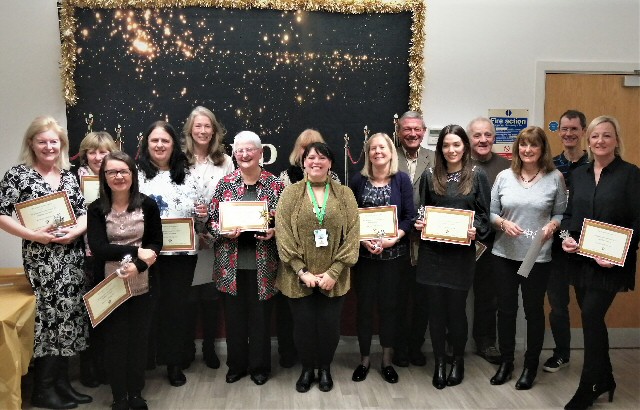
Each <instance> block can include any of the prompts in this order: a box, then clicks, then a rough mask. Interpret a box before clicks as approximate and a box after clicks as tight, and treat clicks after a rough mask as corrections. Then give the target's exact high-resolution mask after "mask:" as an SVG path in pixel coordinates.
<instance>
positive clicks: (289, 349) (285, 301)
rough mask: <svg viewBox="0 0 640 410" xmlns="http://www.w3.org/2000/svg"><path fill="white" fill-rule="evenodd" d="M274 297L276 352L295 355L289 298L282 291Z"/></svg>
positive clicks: (281, 354) (296, 354)
mask: <svg viewBox="0 0 640 410" xmlns="http://www.w3.org/2000/svg"><path fill="white" fill-rule="evenodd" d="M273 298H274V299H275V304H276V308H275V312H276V334H277V335H278V354H279V355H280V356H284V357H297V356H298V352H297V351H296V345H295V343H294V341H293V316H291V309H290V308H289V298H287V297H286V296H285V295H283V294H282V293H278V294H277V295H275V296H274V297H273Z"/></svg>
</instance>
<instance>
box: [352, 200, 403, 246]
mask: <svg viewBox="0 0 640 410" xmlns="http://www.w3.org/2000/svg"><path fill="white" fill-rule="evenodd" d="M358 215H359V217H360V240H361V241H362V240H367V239H378V240H379V239H383V238H397V237H398V217H397V209H396V206H395V205H388V206H377V207H371V208H358Z"/></svg>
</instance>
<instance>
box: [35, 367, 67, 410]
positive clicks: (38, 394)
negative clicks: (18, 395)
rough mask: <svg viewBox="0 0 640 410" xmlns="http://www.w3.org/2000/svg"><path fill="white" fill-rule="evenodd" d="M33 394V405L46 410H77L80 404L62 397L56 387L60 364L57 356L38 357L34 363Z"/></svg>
mask: <svg viewBox="0 0 640 410" xmlns="http://www.w3.org/2000/svg"><path fill="white" fill-rule="evenodd" d="M33 370H34V377H33V394H32V396H31V405H32V406H33V407H41V408H45V409H75V408H76V407H78V403H76V402H75V401H72V400H69V399H67V398H65V397H61V396H60V395H59V394H58V392H56V388H55V386H54V382H55V381H56V378H57V377H58V362H57V357H55V356H45V357H37V358H35V360H34V363H33Z"/></svg>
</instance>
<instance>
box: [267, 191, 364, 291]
mask: <svg viewBox="0 0 640 410" xmlns="http://www.w3.org/2000/svg"><path fill="white" fill-rule="evenodd" d="M318 228H320V224H319V223H318V219H317V218H316V216H315V214H314V213H313V204H312V203H311V200H310V199H309V195H308V194H307V185H306V179H304V180H302V181H300V182H297V183H295V184H293V185H290V186H288V187H287V188H285V190H284V191H283V192H282V195H281V196H280V200H279V202H278V207H277V208H276V232H277V234H276V241H277V244H278V253H279V255H280V259H281V260H282V265H283V269H282V270H281V272H280V273H279V274H278V277H277V279H276V287H277V288H278V289H280V291H281V292H282V293H283V294H284V295H286V296H288V297H290V298H300V297H304V296H308V295H310V294H311V292H312V288H308V287H306V286H304V285H302V284H300V282H299V279H298V275H297V272H298V271H299V270H300V269H302V268H307V269H308V270H309V271H310V272H311V273H314V274H318V273H323V272H327V273H328V274H329V275H331V277H332V278H334V279H335V280H336V284H335V286H334V287H333V289H332V290H331V291H324V290H321V292H322V293H324V294H325V295H327V296H330V297H331V296H342V295H344V294H345V293H347V291H348V290H349V286H350V283H349V268H350V267H351V266H353V265H354V264H355V263H356V262H357V260H358V249H359V247H360V242H359V234H360V221H359V218H358V204H357V203H356V200H355V198H354V196H353V192H351V190H350V189H349V188H348V187H346V186H344V185H340V183H339V182H336V181H333V180H331V181H330V186H329V198H328V200H327V211H326V215H325V219H324V223H323V226H322V228H325V229H327V231H328V234H329V235H328V241H329V246H324V247H319V248H318V247H316V246H315V239H314V234H313V231H314V230H315V229H318Z"/></svg>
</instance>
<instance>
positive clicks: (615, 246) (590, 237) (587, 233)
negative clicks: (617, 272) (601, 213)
mask: <svg viewBox="0 0 640 410" xmlns="http://www.w3.org/2000/svg"><path fill="white" fill-rule="evenodd" d="M632 235H633V229H630V228H624V227H622V226H616V225H611V224H608V223H604V222H599V221H595V220H593V219H586V218H585V220H584V222H583V223H582V232H580V241H579V242H578V253H579V254H580V255H583V256H587V257H589V258H594V259H595V258H596V257H600V258H602V259H605V260H607V261H609V262H611V263H613V264H614V265H618V266H624V261H625V259H626V258H627V252H628V251H629V243H630V242H631V236H632Z"/></svg>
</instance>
